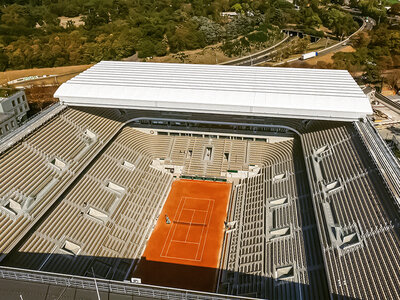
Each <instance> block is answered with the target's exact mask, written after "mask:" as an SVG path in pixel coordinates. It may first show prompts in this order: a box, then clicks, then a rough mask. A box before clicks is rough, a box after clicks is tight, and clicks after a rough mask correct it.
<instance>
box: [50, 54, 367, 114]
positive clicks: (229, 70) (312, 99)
mask: <svg viewBox="0 0 400 300" xmlns="http://www.w3.org/2000/svg"><path fill="white" fill-rule="evenodd" d="M54 96H55V97H57V98H60V101H61V102H62V103H65V104H67V105H73V106H97V107H114V108H126V109H147V110H157V111H160V110H164V111H169V110H172V111H179V112H191V113H211V114H237V115H246V116H261V117H280V118H303V119H317V120H335V121H339V120H340V121H356V120H359V119H364V118H365V117H366V116H367V115H368V114H372V109H371V105H370V103H369V101H368V99H367V98H366V96H365V95H364V93H363V92H362V91H361V89H360V88H359V87H358V85H357V83H356V82H355V81H354V80H353V78H352V77H351V75H350V74H349V73H348V72H347V71H343V70H315V69H292V68H252V67H237V66H222V65H188V64H158V63H136V62H108V61H103V62H100V63H98V64H96V65H95V66H93V67H91V68H90V69H88V70H86V71H84V72H83V73H81V74H79V75H78V76H76V77H74V78H73V79H71V80H69V81H67V82H66V83H64V84H62V85H61V87H60V88H59V89H58V90H57V91H56V93H55V95H54Z"/></svg>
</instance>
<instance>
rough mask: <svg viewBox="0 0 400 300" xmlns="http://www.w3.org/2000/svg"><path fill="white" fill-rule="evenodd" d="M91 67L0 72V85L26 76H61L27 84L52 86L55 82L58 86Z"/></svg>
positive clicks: (80, 66) (79, 66)
mask: <svg viewBox="0 0 400 300" xmlns="http://www.w3.org/2000/svg"><path fill="white" fill-rule="evenodd" d="M91 66H92V65H78V66H66V67H55V68H34V69H24V70H12V71H5V72H0V84H7V82H8V81H11V80H15V79H18V78H21V77H27V76H34V75H38V76H42V75H61V76H58V77H57V80H56V79H55V78H47V79H39V80H34V81H30V82H29V84H32V83H34V84H35V85H43V84H54V83H57V82H58V83H59V84H60V83H63V82H65V81H67V80H68V79H70V78H72V77H74V76H75V75H77V74H78V73H80V72H82V71H84V70H86V69H88V68H89V67H91ZM18 85H25V84H22V83H18Z"/></svg>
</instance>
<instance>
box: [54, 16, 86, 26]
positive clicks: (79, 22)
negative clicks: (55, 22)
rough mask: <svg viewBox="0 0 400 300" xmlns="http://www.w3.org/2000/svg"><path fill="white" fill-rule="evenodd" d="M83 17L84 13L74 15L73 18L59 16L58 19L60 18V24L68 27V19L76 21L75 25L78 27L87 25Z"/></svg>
mask: <svg viewBox="0 0 400 300" xmlns="http://www.w3.org/2000/svg"><path fill="white" fill-rule="evenodd" d="M82 17H83V15H80V16H77V17H73V18H68V17H58V19H59V20H60V26H61V27H64V28H67V22H68V21H72V23H74V25H75V26H76V27H79V26H82V25H85V22H83V21H82Z"/></svg>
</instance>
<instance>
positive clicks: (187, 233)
mask: <svg viewBox="0 0 400 300" xmlns="http://www.w3.org/2000/svg"><path fill="white" fill-rule="evenodd" d="M195 212H196V211H195V210H193V213H192V219H191V220H190V224H189V229H188V231H187V232H186V237H185V242H186V241H187V238H188V235H189V232H190V227H192V221H193V217H194V214H195Z"/></svg>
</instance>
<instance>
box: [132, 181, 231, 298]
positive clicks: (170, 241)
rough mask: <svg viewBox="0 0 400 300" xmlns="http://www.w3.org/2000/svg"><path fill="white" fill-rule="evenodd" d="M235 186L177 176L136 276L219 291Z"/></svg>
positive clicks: (169, 283) (164, 283)
mask: <svg viewBox="0 0 400 300" xmlns="http://www.w3.org/2000/svg"><path fill="white" fill-rule="evenodd" d="M230 191H231V184H230V183H221V182H209V181H197V180H177V181H175V182H174V183H173V184H172V188H171V191H170V193H169V195H168V198H167V201H166V202H165V204H164V207H163V209H162V212H161V215H160V218H159V219H158V221H157V224H156V226H155V228H154V230H153V233H152V235H151V237H150V239H149V241H148V243H147V246H146V249H145V251H144V254H143V257H142V259H141V261H140V263H139V266H138V268H137V269H136V270H135V271H134V274H133V277H139V278H141V279H142V282H143V283H146V284H156V285H163V286H171V287H179V288H185V289H196V290H202V291H215V285H216V278H217V274H218V273H217V271H218V266H219V260H220V254H221V247H222V242H223V234H224V221H225V219H226V213H227V206H228V202H229V195H230ZM167 218H168V221H167ZM168 222H169V224H168ZM194 279H195V280H194Z"/></svg>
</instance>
